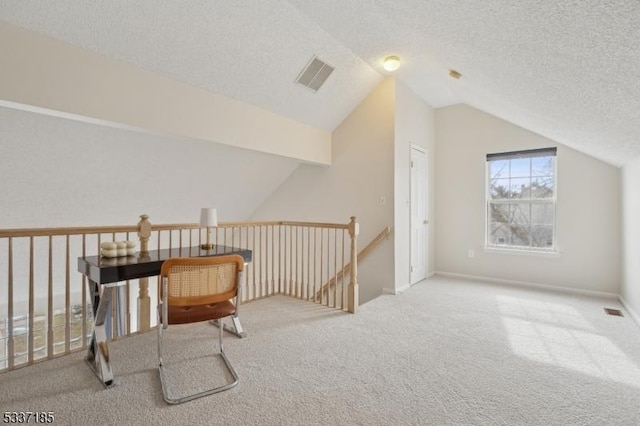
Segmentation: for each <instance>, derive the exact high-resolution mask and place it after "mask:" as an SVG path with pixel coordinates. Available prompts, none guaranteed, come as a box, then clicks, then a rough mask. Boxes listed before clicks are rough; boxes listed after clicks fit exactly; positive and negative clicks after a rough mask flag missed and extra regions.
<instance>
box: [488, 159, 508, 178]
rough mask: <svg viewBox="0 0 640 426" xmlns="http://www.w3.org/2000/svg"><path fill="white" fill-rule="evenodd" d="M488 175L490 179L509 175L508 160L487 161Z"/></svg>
mask: <svg viewBox="0 0 640 426" xmlns="http://www.w3.org/2000/svg"><path fill="white" fill-rule="evenodd" d="M489 177H490V178H491V179H499V178H508V177H509V160H498V161H489Z"/></svg>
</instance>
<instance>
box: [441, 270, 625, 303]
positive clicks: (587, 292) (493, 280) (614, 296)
mask: <svg viewBox="0 0 640 426" xmlns="http://www.w3.org/2000/svg"><path fill="white" fill-rule="evenodd" d="M436 275H441V276H443V277H451V278H461V279H466V280H476V281H483V282H489V283H495V284H506V285H514V286H519V287H528V288H537V289H541V290H549V291H557V292H561V293H570V294H579V295H583V296H596V297H606V298H608V299H619V298H620V295H618V294H616V293H607V292H604V291H593V290H581V289H577V288H571V287H560V286H554V285H548V284H538V283H531V282H527V281H515V280H505V279H502V278H492V277H480V276H476V275H467V274H457V273H454V272H446V271H436Z"/></svg>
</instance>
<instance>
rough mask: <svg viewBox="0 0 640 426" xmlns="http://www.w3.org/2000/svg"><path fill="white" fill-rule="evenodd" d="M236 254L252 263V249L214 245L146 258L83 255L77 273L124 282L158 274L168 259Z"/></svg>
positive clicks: (160, 252)
mask: <svg viewBox="0 0 640 426" xmlns="http://www.w3.org/2000/svg"><path fill="white" fill-rule="evenodd" d="M226 254H238V255H240V256H242V258H243V259H244V261H245V262H251V260H252V257H253V253H252V252H251V250H248V249H243V248H238V247H229V246H221V245H214V246H213V248H212V249H211V250H202V249H201V248H200V246H194V247H182V248H173V249H161V250H149V253H148V255H146V256H141V255H140V253H136V254H134V255H133V256H122V257H113V258H107V257H101V256H85V257H79V258H78V272H80V273H82V274H84V275H86V276H87V277H88V278H89V279H90V280H92V281H94V282H96V283H98V284H107V283H116V282H120V281H126V280H134V279H138V278H144V277H151V276H154V275H159V274H160V268H161V267H162V262H164V261H165V260H167V259H169V258H170V257H208V256H222V255H226Z"/></svg>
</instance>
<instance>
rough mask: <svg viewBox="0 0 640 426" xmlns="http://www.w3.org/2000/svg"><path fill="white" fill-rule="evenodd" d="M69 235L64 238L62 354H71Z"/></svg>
mask: <svg viewBox="0 0 640 426" xmlns="http://www.w3.org/2000/svg"><path fill="white" fill-rule="evenodd" d="M70 244H71V242H70V240H69V235H67V238H66V249H65V274H64V312H65V315H64V335H65V338H64V352H65V353H67V354H68V353H69V352H71V247H70Z"/></svg>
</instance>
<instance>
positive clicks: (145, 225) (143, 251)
mask: <svg viewBox="0 0 640 426" xmlns="http://www.w3.org/2000/svg"><path fill="white" fill-rule="evenodd" d="M138 237H139V238H140V258H143V257H145V256H149V237H151V222H149V216H147V215H146V214H143V215H140V222H138ZM158 241H160V236H159V235H158ZM150 328H151V298H150V297H149V278H146V277H145V278H140V280H139V281H138V331H147V330H149V329H150Z"/></svg>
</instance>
